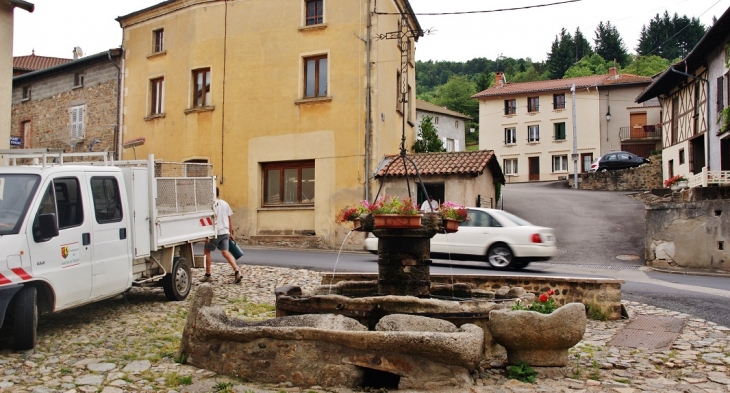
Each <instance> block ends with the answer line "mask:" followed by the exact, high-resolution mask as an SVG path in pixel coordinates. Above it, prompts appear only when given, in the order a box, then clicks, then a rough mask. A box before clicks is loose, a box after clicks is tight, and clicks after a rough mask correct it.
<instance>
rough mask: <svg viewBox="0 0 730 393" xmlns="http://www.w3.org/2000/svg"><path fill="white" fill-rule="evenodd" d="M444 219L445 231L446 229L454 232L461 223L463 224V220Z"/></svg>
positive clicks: (448, 231)
mask: <svg viewBox="0 0 730 393" xmlns="http://www.w3.org/2000/svg"><path fill="white" fill-rule="evenodd" d="M442 221H443V224H444V231H446V233H454V232H457V231H458V230H459V224H461V221H458V220H454V219H451V218H443V219H442Z"/></svg>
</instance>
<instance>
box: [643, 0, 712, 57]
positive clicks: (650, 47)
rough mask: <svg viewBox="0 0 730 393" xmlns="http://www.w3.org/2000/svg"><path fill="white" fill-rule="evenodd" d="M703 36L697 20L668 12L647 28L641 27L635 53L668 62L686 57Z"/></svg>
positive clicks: (703, 28) (700, 25)
mask: <svg viewBox="0 0 730 393" xmlns="http://www.w3.org/2000/svg"><path fill="white" fill-rule="evenodd" d="M703 35H705V27H704V26H703V25H702V24H701V23H700V20H699V19H697V18H691V19H690V18H688V17H687V16H682V17H680V16H679V15H677V13H675V14H674V16H672V17H670V16H669V12H667V11H664V15H662V16H659V14H656V16H655V17H654V18H653V19H652V20H651V21H649V26H647V25H644V26H642V27H641V33H640V35H639V45H638V46H637V47H636V52H637V53H638V54H639V55H641V56H648V55H657V56H661V57H663V58H665V59H668V60H673V59H677V58H682V57H684V56H686V55H687V54H688V53H689V52H690V51H691V50H692V48H694V46H695V45H696V44H697V42H699V40H700V39H701V38H702V36H703Z"/></svg>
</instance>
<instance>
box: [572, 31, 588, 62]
mask: <svg viewBox="0 0 730 393" xmlns="http://www.w3.org/2000/svg"><path fill="white" fill-rule="evenodd" d="M573 45H574V48H575V57H574V59H575V60H574V61H576V62H577V61H579V60H580V59H582V58H584V57H586V56H590V55H592V54H593V49H592V48H591V44H589V43H588V40H587V39H586V37H584V36H583V33H581V31H580V27H578V28H576V29H575V35H574V36H573Z"/></svg>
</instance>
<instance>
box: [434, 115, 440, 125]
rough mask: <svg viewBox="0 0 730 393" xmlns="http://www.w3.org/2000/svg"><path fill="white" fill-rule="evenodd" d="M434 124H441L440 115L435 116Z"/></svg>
mask: <svg viewBox="0 0 730 393" xmlns="http://www.w3.org/2000/svg"><path fill="white" fill-rule="evenodd" d="M433 124H439V117H438V116H435V117H434V118H433Z"/></svg>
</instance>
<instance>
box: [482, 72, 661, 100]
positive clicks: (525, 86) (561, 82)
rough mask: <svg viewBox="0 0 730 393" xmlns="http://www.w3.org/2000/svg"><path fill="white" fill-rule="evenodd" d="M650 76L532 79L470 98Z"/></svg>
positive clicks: (645, 80)
mask: <svg viewBox="0 0 730 393" xmlns="http://www.w3.org/2000/svg"><path fill="white" fill-rule="evenodd" d="M650 82H651V78H650V77H648V76H639V75H632V74H619V75H618V77H617V78H613V77H610V76H609V75H608V74H603V75H591V76H582V77H578V78H567V79H553V80H547V81H534V82H523V83H507V84H505V85H502V86H492V87H490V88H488V89H486V90H484V91H481V92H479V93H477V94H475V95H473V96H472V98H481V97H494V96H506V95H511V94H525V93H536V92H542V91H555V90H570V88H571V86H572V85H573V84H574V83H575V88H576V89H584V88H587V87H593V86H597V87H600V86H609V85H611V86H614V85H622V84H641V83H643V84H649V83H650Z"/></svg>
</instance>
